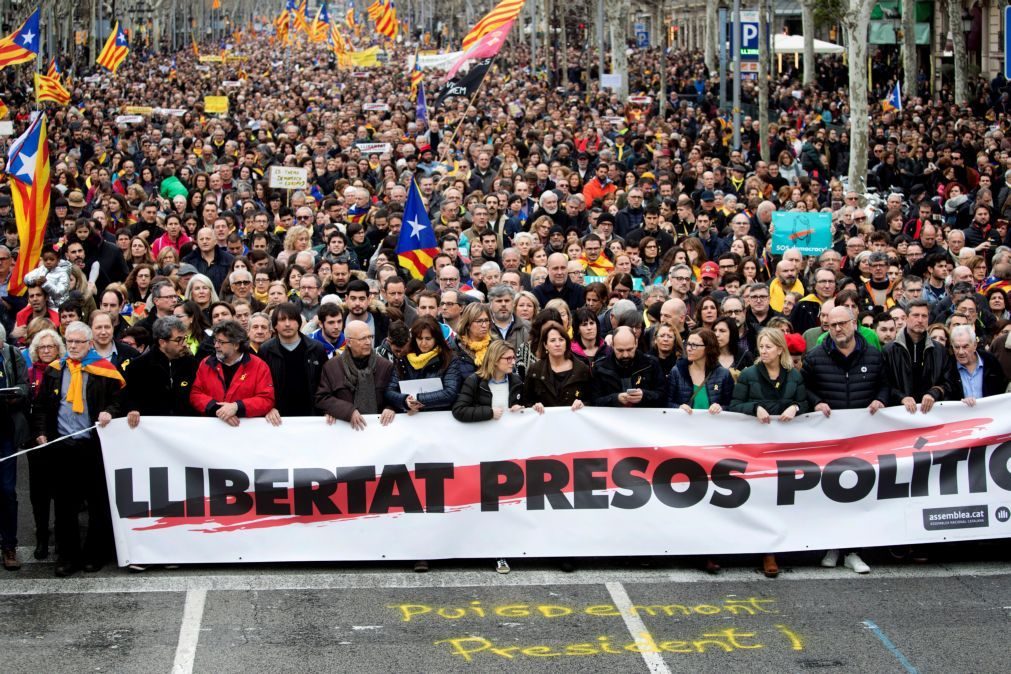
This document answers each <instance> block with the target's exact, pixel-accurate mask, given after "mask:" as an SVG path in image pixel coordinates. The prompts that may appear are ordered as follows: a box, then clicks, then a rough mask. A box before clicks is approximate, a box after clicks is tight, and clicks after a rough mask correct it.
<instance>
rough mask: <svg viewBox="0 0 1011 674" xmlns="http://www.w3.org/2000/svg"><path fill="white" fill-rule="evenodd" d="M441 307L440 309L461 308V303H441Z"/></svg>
mask: <svg viewBox="0 0 1011 674" xmlns="http://www.w3.org/2000/svg"><path fill="white" fill-rule="evenodd" d="M439 306H440V307H458V306H460V303H459V302H440V303H439Z"/></svg>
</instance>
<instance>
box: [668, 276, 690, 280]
mask: <svg viewBox="0 0 1011 674" xmlns="http://www.w3.org/2000/svg"><path fill="white" fill-rule="evenodd" d="M671 278H672V279H674V280H675V281H691V280H692V277H691V276H672V277H671Z"/></svg>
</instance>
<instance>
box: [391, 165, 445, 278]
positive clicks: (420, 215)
mask: <svg viewBox="0 0 1011 674" xmlns="http://www.w3.org/2000/svg"><path fill="white" fill-rule="evenodd" d="M438 253H439V244H438V242H436V240H435V231H434V230H433V229H432V222H431V221H430V220H429V219H428V213H426V212H425V204H424V203H422V201H421V193H420V192H419V191H418V184H417V183H416V182H415V181H414V180H412V181H411V187H410V189H409V190H408V192H407V204H406V205H405V206H404V225H403V227H401V228H400V238H399V239H398V240H397V260H398V262H400V266H401V267H403V268H404V269H406V270H407V271H409V272H410V273H411V276H412V277H414V278H416V279H421V278H424V277H425V272H427V271H428V270H429V269H430V268H431V267H432V260H434V259H435V256H436V255H437V254H438Z"/></svg>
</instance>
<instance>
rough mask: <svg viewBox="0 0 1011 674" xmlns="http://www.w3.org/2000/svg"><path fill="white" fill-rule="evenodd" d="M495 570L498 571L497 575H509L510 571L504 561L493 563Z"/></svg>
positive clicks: (507, 563)
mask: <svg viewBox="0 0 1011 674" xmlns="http://www.w3.org/2000/svg"><path fill="white" fill-rule="evenodd" d="M495 570H496V571H498V572H499V573H509V571H510V570H511V569H510V568H509V562H507V561H506V560H504V559H500V560H498V561H497V562H495Z"/></svg>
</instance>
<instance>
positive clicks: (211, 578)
mask: <svg viewBox="0 0 1011 674" xmlns="http://www.w3.org/2000/svg"><path fill="white" fill-rule="evenodd" d="M1004 575H1011V569H1009V568H1008V566H1007V564H1006V563H998V562H973V563H968V562H966V563H959V564H934V565H927V566H921V565H916V566H880V565H876V566H875V567H874V570H873V571H872V572H871V574H870V575H867V576H857V575H855V574H854V573H853V572H852V571H850V570H849V569H846V568H844V567H838V568H835V569H825V568H821V567H813V566H812V567H804V568H794V569H793V570H792V571H790V572H788V573H782V574H780V576H779V578H777V579H775V580H767V579H765V578H762V577H761V574H758V573H756V572H755V571H754V570H753V569H750V568H736V569H725V570H724V571H723V572H722V573H720V575H719V576H709V575H706V574H705V573H703V572H701V571H696V570H692V569H679V570H674V571H670V570H666V571H661V570H657V569H603V570H596V569H592V570H587V571H578V572H576V573H563V572H561V571H523V570H522V569H517V570H514V571H513V572H512V573H510V574H508V575H503V574H498V573H495V572H494V571H472V570H461V569H452V568H448V569H445V570H439V571H431V572H429V573H411V572H410V571H409V570H405V571H371V570H363V571H347V572H342V573H334V572H330V571H311V570H304V569H292V570H291V571H289V572H284V571H278V570H275V569H271V570H270V571H259V570H258V569H256V568H255V567H249V568H247V569H245V572H243V570H241V569H239V568H236V567H231V568H225V569H221V570H216V569H214V568H209V567H199V568H187V567H185V566H184V567H182V568H180V569H176V570H171V571H169V570H165V569H157V568H155V569H149V570H148V571H147V573H144V574H140V575H134V574H130V573H128V572H126V571H124V570H118V569H115V570H110V571H107V572H103V573H101V574H96V575H91V574H80V575H76V576H74V577H72V578H27V577H24V576H21V577H20V578H17V577H16V576H15V574H7V575H6V576H5V577H4V582H3V583H2V584H0V596H7V595H32V594H96V593H97V594H105V593H111V592H189V591H191V590H208V591H218V590H228V591H242V590H354V589H365V590H367V589H398V588H403V589H412V588H440V587H531V586H539V585H546V586H553V585H603V584H606V583H620V582H624V583H625V584H629V583H707V584H710V585H711V584H716V583H753V582H758V583H773V584H775V583H784V582H785V583H789V582H793V581H799V580H817V581H828V580H855V579H859V580H860V582H864V583H873V582H874V581H875V580H896V579H904V578H951V577H965V576H969V577H971V576H1004ZM770 587H771V586H770Z"/></svg>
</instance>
